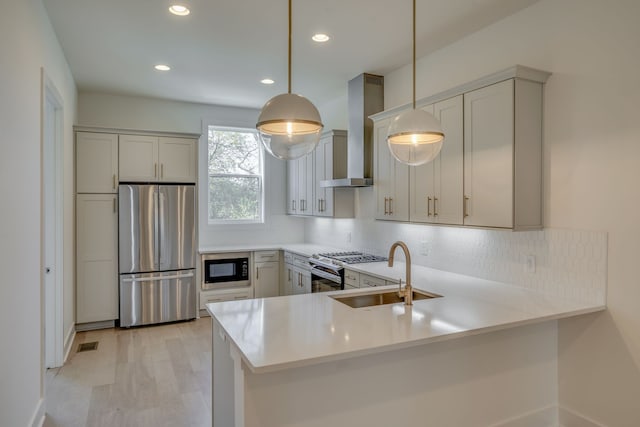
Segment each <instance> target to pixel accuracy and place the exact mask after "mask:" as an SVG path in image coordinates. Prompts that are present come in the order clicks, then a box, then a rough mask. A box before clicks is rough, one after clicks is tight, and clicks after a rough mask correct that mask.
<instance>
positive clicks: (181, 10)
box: [169, 4, 191, 16]
mask: <svg viewBox="0 0 640 427" xmlns="http://www.w3.org/2000/svg"><path fill="white" fill-rule="evenodd" d="M169 12H171V13H173V14H174V15H178V16H187V15H188V14H189V13H191V11H190V10H189V9H188V8H187V7H186V6H183V5H181V4H174V5H171V7H170V8H169Z"/></svg>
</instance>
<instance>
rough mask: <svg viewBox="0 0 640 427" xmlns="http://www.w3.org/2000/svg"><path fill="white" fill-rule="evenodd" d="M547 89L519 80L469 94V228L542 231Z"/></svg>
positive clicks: (466, 211) (466, 174)
mask: <svg viewBox="0 0 640 427" xmlns="http://www.w3.org/2000/svg"><path fill="white" fill-rule="evenodd" d="M542 91H543V85H542V83H541V82H538V81H532V80H529V79H519V78H516V79H510V80H507V81H504V82H500V83H496V84H494V85H491V86H487V87H485V88H482V89H478V90H475V91H473V92H469V93H466V94H465V98H464V105H465V118H464V133H465V140H464V164H465V166H464V168H465V170H464V181H465V182H464V215H465V217H464V224H465V225H473V226H481V227H499V228H510V229H514V230H531V229H540V228H542V226H543V221H542Z"/></svg>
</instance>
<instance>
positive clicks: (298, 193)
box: [287, 154, 313, 215]
mask: <svg viewBox="0 0 640 427" xmlns="http://www.w3.org/2000/svg"><path fill="white" fill-rule="evenodd" d="M287 195H288V197H287V213H288V214H293V215H312V214H313V154H307V155H306V156H304V157H301V158H299V159H296V160H288V161H287Z"/></svg>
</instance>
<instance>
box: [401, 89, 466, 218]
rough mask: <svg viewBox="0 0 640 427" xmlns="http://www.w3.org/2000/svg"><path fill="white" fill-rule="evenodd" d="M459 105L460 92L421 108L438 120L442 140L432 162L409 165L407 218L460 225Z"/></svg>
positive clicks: (460, 130) (461, 184)
mask: <svg viewBox="0 0 640 427" xmlns="http://www.w3.org/2000/svg"><path fill="white" fill-rule="evenodd" d="M462 108H463V100H462V95H459V96H456V97H453V98H451V99H447V100H444V101H441V102H438V103H436V104H435V105H429V106H426V107H423V108H422V109H423V110H425V111H428V112H429V113H431V114H433V115H434V116H435V117H436V118H437V119H438V120H439V121H440V123H441V125H442V129H443V130H444V134H445V140H444V143H443V145H442V150H441V151H440V154H439V155H438V156H437V157H436V158H435V159H434V160H433V161H432V162H429V163H427V164H424V165H420V166H416V167H410V168H409V169H410V172H409V176H410V183H409V189H410V191H411V196H410V200H409V204H410V213H409V219H410V221H414V222H429V223H437V224H438V223H439V224H457V225H459V224H462V219H463V218H462V216H463V212H462V208H463V199H462V195H463V140H464V139H463V114H462V111H463V110H462Z"/></svg>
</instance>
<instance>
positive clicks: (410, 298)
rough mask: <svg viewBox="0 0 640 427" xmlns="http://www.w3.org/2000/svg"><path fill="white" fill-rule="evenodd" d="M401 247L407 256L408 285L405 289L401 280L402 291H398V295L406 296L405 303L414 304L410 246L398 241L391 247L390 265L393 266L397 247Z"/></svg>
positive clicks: (406, 274)
mask: <svg viewBox="0 0 640 427" xmlns="http://www.w3.org/2000/svg"><path fill="white" fill-rule="evenodd" d="M398 247H400V248H401V249H402V252H404V258H405V266H406V273H405V279H406V285H405V287H404V289H402V280H400V284H399V286H400V288H401V289H400V291H398V295H399V296H400V297H402V298H404V305H413V288H412V286H411V254H410V253H409V248H408V247H407V245H406V244H405V243H404V242H402V241H397V242H395V243H394V244H393V245H391V248H390V249H389V267H393V258H394V256H395V252H396V248H398Z"/></svg>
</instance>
